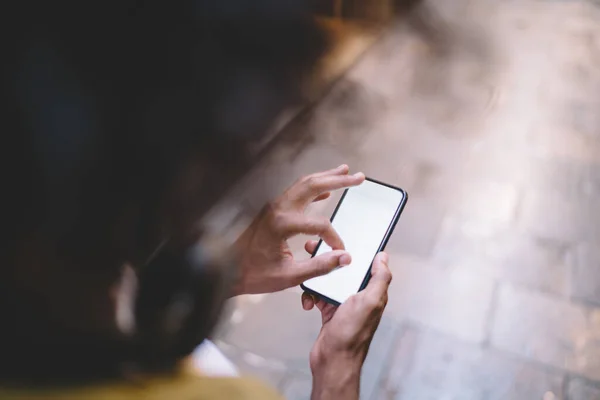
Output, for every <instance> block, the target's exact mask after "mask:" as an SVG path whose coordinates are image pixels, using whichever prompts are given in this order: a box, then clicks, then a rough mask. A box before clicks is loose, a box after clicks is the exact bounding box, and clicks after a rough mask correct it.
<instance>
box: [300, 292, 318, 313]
mask: <svg viewBox="0 0 600 400" xmlns="http://www.w3.org/2000/svg"><path fill="white" fill-rule="evenodd" d="M301 300H302V308H303V309H305V310H306V311H308V310H312V309H313V307H314V306H315V299H314V298H313V297H312V296H311V295H310V294H309V293H306V292H304V293H302V297H301Z"/></svg>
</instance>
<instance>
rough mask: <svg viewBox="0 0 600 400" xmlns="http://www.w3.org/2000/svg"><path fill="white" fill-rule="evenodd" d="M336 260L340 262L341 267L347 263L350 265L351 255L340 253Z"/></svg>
mask: <svg viewBox="0 0 600 400" xmlns="http://www.w3.org/2000/svg"><path fill="white" fill-rule="evenodd" d="M338 262H339V263H340V265H341V266H342V267H345V266H347V265H350V263H351V262H352V257H350V254H348V253H346V254H342V255H341V256H340V259H339V260H338Z"/></svg>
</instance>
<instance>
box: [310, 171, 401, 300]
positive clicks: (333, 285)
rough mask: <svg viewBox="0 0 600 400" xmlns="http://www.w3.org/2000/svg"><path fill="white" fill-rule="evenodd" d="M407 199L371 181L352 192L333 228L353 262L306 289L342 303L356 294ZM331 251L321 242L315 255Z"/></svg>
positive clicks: (315, 279)
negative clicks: (404, 199) (401, 205)
mask: <svg viewBox="0 0 600 400" xmlns="http://www.w3.org/2000/svg"><path fill="white" fill-rule="evenodd" d="M403 198H404V193H402V192H401V191H400V190H397V189H394V188H390V187H387V186H384V185H381V184H378V183H375V182H371V181H368V180H367V181H364V182H363V183H362V184H361V185H359V186H356V187H353V188H350V189H348V192H347V193H346V196H345V197H344V199H343V200H342V203H341V204H340V206H339V208H338V210H337V213H336V214H335V217H334V218H333V221H332V225H333V227H334V228H335V230H336V231H337V232H338V234H339V235H340V237H341V238H342V240H343V241H344V245H345V247H346V251H348V252H349V253H350V255H351V256H352V263H351V264H350V265H348V266H345V267H342V268H337V269H335V270H334V271H332V272H330V273H329V274H327V275H324V276H320V277H317V278H313V279H309V280H307V281H306V282H304V286H305V287H307V288H308V289H311V290H313V291H315V292H317V293H319V294H322V295H323V296H326V297H329V298H330V299H332V300H335V301H337V302H339V303H343V302H344V301H346V300H347V299H348V297H350V296H352V295H353V294H356V293H357V292H358V291H359V289H360V286H361V284H362V283H363V281H364V279H365V276H366V275H367V273H368V271H369V268H370V266H371V263H372V262H373V259H374V258H375V256H376V255H377V250H378V249H379V247H380V246H381V244H382V242H383V240H384V239H385V236H386V233H387V232H388V230H389V229H390V228H391V224H392V222H393V220H394V216H395V215H396V213H397V211H398V209H399V207H400V204H402V201H403ZM328 251H331V247H329V246H328V245H327V244H325V242H321V244H320V246H319V249H318V250H317V253H316V254H315V256H319V255H320V254H323V253H326V252H328Z"/></svg>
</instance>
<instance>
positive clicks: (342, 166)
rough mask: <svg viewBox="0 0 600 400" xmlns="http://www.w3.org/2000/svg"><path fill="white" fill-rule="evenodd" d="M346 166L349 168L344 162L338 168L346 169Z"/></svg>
mask: <svg viewBox="0 0 600 400" xmlns="http://www.w3.org/2000/svg"><path fill="white" fill-rule="evenodd" d="M344 168H348V166H347V165H346V164H342V165H340V166H339V167H337V169H344Z"/></svg>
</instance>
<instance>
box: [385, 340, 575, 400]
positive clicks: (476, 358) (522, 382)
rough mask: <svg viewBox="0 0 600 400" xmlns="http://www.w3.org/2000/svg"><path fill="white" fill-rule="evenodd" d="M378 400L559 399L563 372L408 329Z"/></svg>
mask: <svg viewBox="0 0 600 400" xmlns="http://www.w3.org/2000/svg"><path fill="white" fill-rule="evenodd" d="M395 351H396V352H395V358H394V362H393V363H392V366H391V369H390V371H389V376H388V380H387V381H385V386H384V388H382V393H381V394H380V395H379V397H378V398H379V399H396V400H429V399H431V400H434V399H456V400H458V399H460V400H481V399H486V400H501V399H502V400H533V399H540V400H541V399H555V400H558V399H563V398H564V397H563V396H562V386H563V379H564V377H563V374H562V373H560V372H559V371H556V370H552V369H548V368H545V367H543V366H540V365H536V364H532V363H528V362H525V361H522V360H519V359H518V358H515V357H511V356H510V355H507V354H505V353H502V352H499V351H496V350H493V349H489V348H482V347H481V346H477V345H473V344H469V343H465V342H461V341H460V340H457V339H456V338H453V337H451V336H447V335H443V334H440V333H436V332H431V331H427V330H422V329H415V328H408V329H407V330H406V331H405V332H404V334H403V335H402V338H401V340H400V342H399V345H398V346H397V348H396V350H395Z"/></svg>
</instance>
